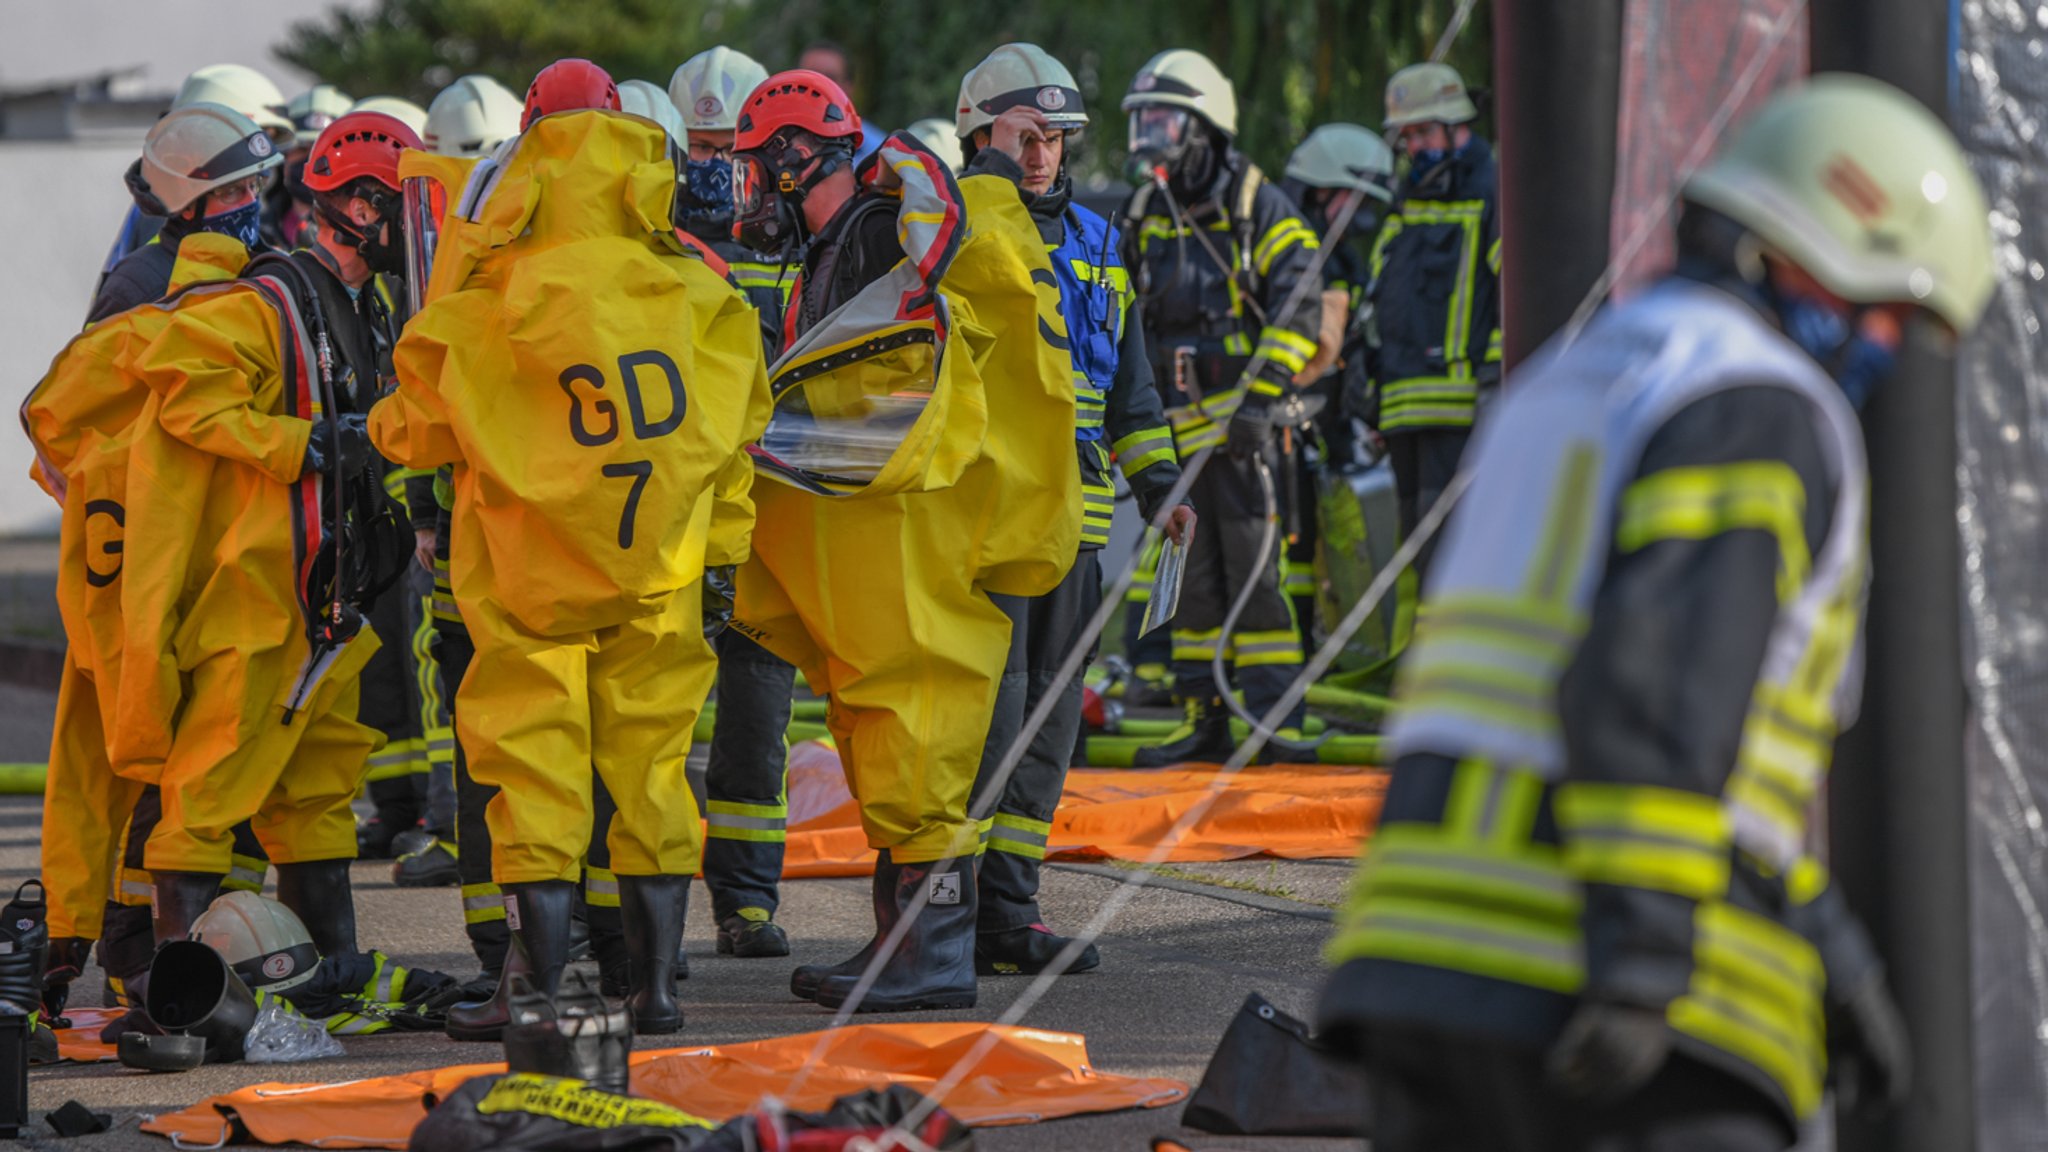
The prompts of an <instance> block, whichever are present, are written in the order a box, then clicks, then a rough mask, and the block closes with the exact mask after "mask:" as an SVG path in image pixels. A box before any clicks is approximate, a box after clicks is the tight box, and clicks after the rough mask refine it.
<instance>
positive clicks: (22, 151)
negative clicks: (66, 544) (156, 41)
mask: <svg viewBox="0 0 2048 1152" xmlns="http://www.w3.org/2000/svg"><path fill="white" fill-rule="evenodd" d="M141 148H142V139H141V137H140V135H138V136H137V137H136V139H134V140H133V141H130V142H127V143H125V144H123V143H111V144H110V143H104V142H96V143H92V144H73V143H64V142H42V141H33V142H22V143H0V268H5V269H7V274H6V275H5V276H0V406H4V408H5V417H6V427H4V428H0V537H4V536H24V535H42V534H45V533H55V532H56V531H57V506H56V505H55V504H53V503H51V501H50V498H49V497H48V496H45V495H43V492H42V490H41V489H40V488H37V487H36V486H35V482H34V481H32V480H30V479H29V478H28V469H29V464H30V462H31V461H32V460H33V459H34V452H33V450H32V449H31V448H30V447H29V443H28V439H27V437H25V436H23V435H22V432H21V425H20V422H19V421H18V420H17V419H16V418H15V413H17V412H18V411H19V410H20V408H21V401H22V398H23V397H25V396H27V395H28V392H29V389H31V388H33V387H34V386H35V384H36V381H38V380H40V379H42V377H43V373H44V371H45V370H47V369H48V368H49V366H50V358H51V357H53V356H55V355H56V354H57V352H58V351H59V350H61V349H62V348H63V347H64V344H65V342H66V341H68V340H70V339H71V338H72V337H73V336H75V335H77V334H78V329H79V326H80V325H81V324H83V323H84V321H85V312H86V308H87V307H88V306H90V305H91V303H92V292H93V285H94V284H95V283H97V281H98V279H99V271H100V265H101V263H102V262H103V261H104V260H105V259H106V256H107V250H108V249H109V248H110V247H112V246H113V243H114V233H115V231H116V230H118V229H119V227H120V224H121V216H122V214H123V213H124V212H126V211H127V210H128V204H129V199H128V190H127V188H126V187H125V186H124V185H123V184H122V182H121V174H122V173H123V172H125V171H127V168H128V165H129V164H131V163H133V162H134V160H135V157H136V156H137V154H138V153H139V152H140V151H141Z"/></svg>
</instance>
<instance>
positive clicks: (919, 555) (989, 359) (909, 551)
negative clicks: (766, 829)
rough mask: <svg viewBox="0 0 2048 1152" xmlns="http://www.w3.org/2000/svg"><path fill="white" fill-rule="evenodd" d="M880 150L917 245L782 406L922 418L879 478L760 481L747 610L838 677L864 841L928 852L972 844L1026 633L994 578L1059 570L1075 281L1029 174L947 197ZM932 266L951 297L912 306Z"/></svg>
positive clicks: (1062, 570)
mask: <svg viewBox="0 0 2048 1152" xmlns="http://www.w3.org/2000/svg"><path fill="white" fill-rule="evenodd" d="M883 159H884V163H883V165H882V166H881V167H880V171H881V172H882V173H883V174H884V176H885V179H887V180H888V186H886V187H884V188H882V189H881V190H883V191H887V192H889V193H891V194H893V195H896V196H899V197H901V200H902V206H901V209H900V210H899V212H898V217H897V218H898V238H899V239H900V240H901V241H902V243H903V245H904V249H905V251H906V252H907V253H909V254H910V257H911V258H910V259H907V260H905V261H904V262H903V263H900V264H898V265H897V266H896V268H895V269H894V270H892V271H891V272H890V273H889V274H888V275H886V276H884V277H883V278H882V279H880V280H878V281H876V282H875V283H873V284H871V285H869V286H868V288H866V289H864V290H863V291H862V292H861V293H860V294H859V295H857V296H856V297H855V298H854V299H853V300H851V301H848V302H847V303H846V304H845V305H844V306H842V307H840V308H838V309H836V310H835V311H834V312H833V313H832V314H831V315H829V316H827V317H826V318H825V319H824V320H823V321H821V322H820V323H819V324H818V325H817V326H816V327H814V328H813V329H811V330H810V331H809V332H806V333H805V334H803V336H802V337H801V338H799V339H798V340H797V341H796V343H795V344H794V345H793V346H792V347H791V348H790V349H789V350H788V351H787V352H785V353H784V355H783V356H782V358H781V359H780V360H778V361H777V362H776V364H775V368H774V371H773V373H772V379H773V385H772V390H773V391H774V393H775V395H776V397H777V413H778V415H777V419H778V420H781V419H783V418H784V414H785V413H795V412H802V413H807V414H810V415H812V416H816V417H818V418H819V423H820V424H821V425H825V424H829V423H830V417H831V416H832V415H834V414H837V413H847V412H853V411H856V410H858V409H859V408H860V407H861V404H862V400H863V398H866V399H868V400H874V399H877V398H885V397H886V398H891V399H900V398H902V397H904V396H915V397H920V398H924V400H923V408H922V413H921V415H919V416H918V417H917V419H916V421H915V423H914V424H912V425H911V426H910V427H909V428H908V430H907V431H906V432H905V433H904V434H903V436H902V439H901V443H900V445H899V446H898V447H897V449H896V451H895V452H894V454H892V455H891V456H890V457H889V458H888V460H887V462H886V463H885V464H883V465H882V466H881V467H880V468H879V469H878V470H876V472H875V473H874V475H873V477H872V479H871V480H870V481H869V482H868V483H866V484H865V485H864V486H863V485H859V484H853V483H840V482H834V481H831V480H821V479H818V478H816V477H808V478H807V477H802V476H796V477H792V476H790V475H789V474H787V473H785V472H782V471H776V470H768V471H767V474H769V475H772V476H776V477H777V479H779V480H786V481H789V482H787V483H775V484H764V485H761V486H760V487H759V488H757V490H756V492H755V500H756V503H757V506H758V517H757V521H756V523H757V529H756V531H755V533H754V554H753V558H752V559H751V560H749V561H748V563H747V565H746V566H745V567H744V568H743V569H741V572H740V577H739V594H738V605H737V616H738V621H737V622H736V624H735V626H736V627H740V628H742V629H743V630H745V631H746V632H747V633H748V634H749V635H752V636H754V637H755V638H756V639H757V640H759V641H760V642H761V643H762V644H763V645H764V646H766V647H767V648H768V649H769V650H771V651H773V652H774V653H775V654H776V655H778V656H781V657H782V658H783V659H785V660H788V661H790V662H791V663H793V664H795V665H796V666H797V667H798V668H800V669H802V670H803V672H804V676H805V678H806V680H808V681H809V683H810V685H811V687H812V688H813V689H814V690H817V691H822V692H825V693H828V694H829V696H830V698H831V707H830V711H829V714H828V723H829V726H830V728H831V730H832V733H833V736H834V738H835V740H836V741H837V743H838V747H839V753H840V757H841V760H842V762H843V764H844V766H845V769H846V775H847V782H848V785H849V787H850V788H851V790H852V792H853V794H854V796H855V798H856V799H858V800H859V802H860V811H861V822H862V825H863V826H864V828H865V829H866V831H867V836H868V843H869V844H870V845H871V846H872V847H874V848H876V849H888V850H889V852H890V856H891V858H892V859H893V860H895V861H896V862H897V863H908V864H917V863H925V862H929V861H933V860H939V859H944V858H946V857H949V856H958V855H971V854H972V853H973V852H974V851H975V850H976V847H977V845H978V843H979V832H978V830H977V828H976V827H975V825H974V824H973V822H971V821H969V820H968V818H967V800H968V792H969V789H970V788H971V787H972V786H973V783H974V775H975V771H976V768H977V766H978V765H979V762H980V758H981V746H982V743H983V741H984V740H985V739H986V738H987V736H988V725H989V718H990V716H991V714H992V713H993V711H994V708H995V695H996V681H997V678H998V677H999V676H1000V675H1001V672H1002V668H1003V663H1004V660H1005V658H1006V656H1007V653H1008V650H1009V639H1010V624H1009V620H1008V618H1006V617H1005V616H1004V615H1003V613H1002V612H1001V611H1000V610H998V609H997V608H996V606H995V604H994V603H993V602H992V601H990V599H989V597H988V593H989V592H990V591H995V592H1003V593H1009V594H1013V595H1018V596H1034V595H1038V594H1040V593H1043V592H1047V591H1050V590H1051V589H1052V588H1053V587H1054V586H1055V585H1057V584H1058V583H1059V581H1060V580H1061V578H1062V577H1064V576H1065V575H1066V572H1067V569H1068V568H1069V567H1070V566H1071V565H1072V564H1073V561H1074V556H1075V554H1076V552H1077V550H1078V547H1079V542H1080V531H1081V489H1080V479H1079V473H1078V471H1077V470H1076V469H1075V468H1074V453H1073V445H1072V440H1073V427H1074V387H1073V367H1072V364H1071V363H1070V361H1069V359H1068V353H1067V351H1066V344H1065V336H1066V326H1065V321H1064V320H1063V319H1062V318H1061V314H1060V310H1059V290H1058V287H1057V282H1056V281H1055V280H1054V278H1053V273H1052V269H1051V265H1050V264H1048V263H1047V261H1046V256H1045V245H1044V242H1043V241H1041V240H1040V239H1039V236H1038V231H1037V229H1036V227H1035V226H1034V225H1033V224H1032V221H1031V217H1030V215H1029V214H1028V213H1027V212H1026V211H1025V209H1024V206H1023V204H1022V202H1021V201H1020V200H1019V198H1018V194H1017V189H1016V186H1015V185H1014V184H1011V183H1009V182H1008V181H1006V180H1003V179H1000V178H998V177H993V176H987V177H979V176H978V177H971V178H969V179H967V180H964V181H961V182H960V185H959V191H960V193H961V196H962V200H963V202H962V203H949V202H948V201H949V200H950V195H951V193H950V190H949V189H947V188H946V187H945V186H944V185H943V184H942V183H938V182H935V181H933V180H932V179H931V178H930V177H929V175H928V174H927V172H926V171H925V170H923V169H922V168H921V167H920V166H919V165H918V164H917V162H916V160H915V158H914V157H913V156H912V155H911V154H910V153H908V152H907V151H899V150H897V149H893V148H891V147H890V146H889V145H886V144H885V145H884V147H883ZM954 244H957V245H958V248H957V251H953V252H950V253H949V252H948V249H949V248H950V247H951V246H952V245H954ZM948 255H950V263H948V262H947V256H948ZM921 269H922V271H920V270H921ZM934 281H935V282H936V285H937V290H938V296H939V300H938V302H937V306H936V308H935V309H934V310H931V311H928V312H927V313H926V314H924V315H922V316H919V315H917V314H916V312H915V311H914V310H907V309H906V308H905V305H904V301H906V300H909V299H914V298H915V297H917V296H918V294H919V290H920V289H921V288H924V287H927V286H929V285H930V284H931V283H933V282H934ZM849 353H851V355H849ZM774 442H775V438H774V437H772V436H771V438H770V443H771V444H772V443H774Z"/></svg>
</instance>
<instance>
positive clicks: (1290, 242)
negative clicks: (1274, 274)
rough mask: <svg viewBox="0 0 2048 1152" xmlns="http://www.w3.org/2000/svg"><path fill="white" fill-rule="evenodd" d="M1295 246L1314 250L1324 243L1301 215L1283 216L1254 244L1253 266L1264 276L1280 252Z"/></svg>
mask: <svg viewBox="0 0 2048 1152" xmlns="http://www.w3.org/2000/svg"><path fill="white" fill-rule="evenodd" d="M1294 247H1301V248H1304V249H1306V250H1308V251H1310V252H1313V251H1315V250H1316V249H1317V248H1320V247H1322V245H1321V244H1320V243H1319V242H1318V241H1317V240H1316V234H1315V233H1314V232H1313V231H1311V230H1310V229H1309V226H1308V225H1306V224H1304V223H1302V222H1301V218H1300V217H1298V216H1284V217H1281V218H1280V220H1278V221H1277V222H1275V223H1274V225H1273V226H1272V227H1271V228H1268V229H1266V234H1265V235H1264V236H1262V237H1260V238H1259V242H1258V243H1257V244H1254V245H1252V266H1253V267H1255V268H1257V269H1258V270H1259V275H1261V276H1264V275H1265V274H1266V273H1267V272H1269V271H1271V270H1272V268H1273V261H1274V260H1275V259H1277V258H1278V257H1279V255H1280V253H1282V252H1285V251H1287V250H1288V249H1289V248H1294Z"/></svg>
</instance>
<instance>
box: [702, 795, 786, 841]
mask: <svg viewBox="0 0 2048 1152" xmlns="http://www.w3.org/2000/svg"><path fill="white" fill-rule="evenodd" d="M704 825H705V828H704V834H705V835H706V836H708V837H710V838H711V839H713V840H745V841H748V842H750V843H755V844H781V843H784V842H786V841H787V840H788V839H789V832H788V828H789V806H788V805H786V804H742V803H739V802H738V801H734V800H706V801H705V802H704Z"/></svg>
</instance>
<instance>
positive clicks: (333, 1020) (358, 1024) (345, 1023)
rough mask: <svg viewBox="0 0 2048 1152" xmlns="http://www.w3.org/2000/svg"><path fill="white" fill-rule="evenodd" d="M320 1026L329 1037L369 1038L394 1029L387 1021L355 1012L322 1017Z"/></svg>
mask: <svg viewBox="0 0 2048 1152" xmlns="http://www.w3.org/2000/svg"><path fill="white" fill-rule="evenodd" d="M320 1026H321V1027H322V1028H325V1029H326V1030H327V1034H328V1035H330V1036H371V1035H374V1034H376V1033H378V1032H388V1031H390V1030H391V1029H392V1028H393V1027H394V1025H393V1024H392V1023H391V1021H389V1020H384V1019H380V1018H378V1017H376V1016H366V1015H363V1014H361V1013H356V1012H337V1013H335V1014H334V1015H332V1016H328V1017H324V1018H323V1019H322V1020H321V1021H320Z"/></svg>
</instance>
